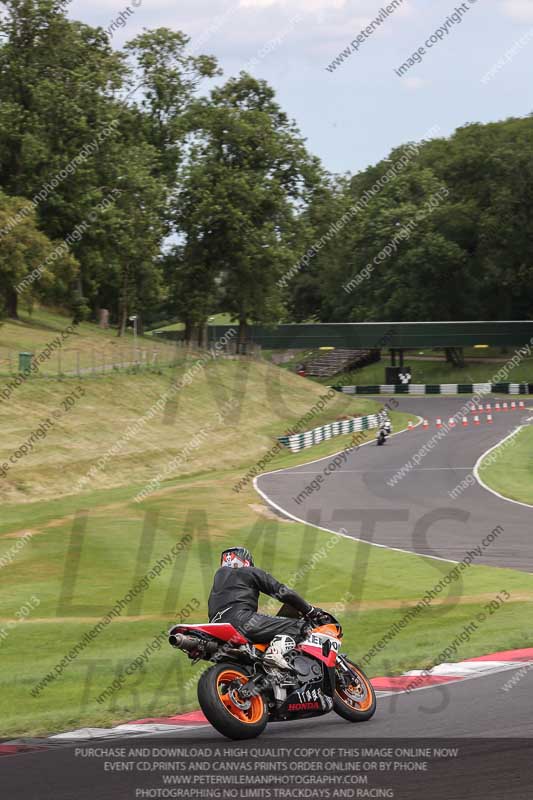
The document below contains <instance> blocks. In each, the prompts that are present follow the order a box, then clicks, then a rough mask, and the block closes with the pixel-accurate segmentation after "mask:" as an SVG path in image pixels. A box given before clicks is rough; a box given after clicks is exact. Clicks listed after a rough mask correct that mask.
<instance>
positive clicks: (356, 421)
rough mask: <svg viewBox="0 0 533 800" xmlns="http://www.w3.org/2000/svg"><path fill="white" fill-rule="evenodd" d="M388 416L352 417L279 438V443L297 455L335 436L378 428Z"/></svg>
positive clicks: (381, 414)
mask: <svg viewBox="0 0 533 800" xmlns="http://www.w3.org/2000/svg"><path fill="white" fill-rule="evenodd" d="M386 416H387V414H386V413H383V412H381V411H380V412H378V413H377V414H369V415H368V416H366V417H352V418H351V419H343V420H339V421H338V422H330V423H328V424H327V425H321V426H320V427H319V428H313V429H312V430H310V431H304V433H295V434H294V435H293V436H278V442H281V444H282V445H284V446H285V447H288V448H289V450H291V451H292V452H293V453H297V452H298V451H299V450H303V449H304V448H306V447H312V446H313V445H314V444H320V442H325V441H326V440H327V439H331V438H332V437H333V436H341V435H342V434H346V433H356V432H357V431H366V430H371V429H372V428H377V427H378V425H379V424H380V423H381V421H382V420H383V419H384V418H385V417H386Z"/></svg>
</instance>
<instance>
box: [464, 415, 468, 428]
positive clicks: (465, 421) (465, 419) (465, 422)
mask: <svg viewBox="0 0 533 800" xmlns="http://www.w3.org/2000/svg"><path fill="white" fill-rule="evenodd" d="M467 426H468V420H467V418H466V417H463V428H466V427H467Z"/></svg>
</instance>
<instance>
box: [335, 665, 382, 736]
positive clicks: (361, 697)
mask: <svg viewBox="0 0 533 800" xmlns="http://www.w3.org/2000/svg"><path fill="white" fill-rule="evenodd" d="M345 661H346V662H347V663H348V665H349V667H350V682H349V683H348V684H346V681H342V680H340V679H339V678H340V676H341V675H342V673H341V672H340V671H338V672H337V682H336V683H337V685H336V687H335V697H334V698H333V710H334V711H335V712H336V713H337V714H338V715H339V716H340V717H342V718H343V719H346V720H348V722H366V720H368V719H370V718H371V717H373V716H374V714H375V713H376V693H375V691H374V687H373V686H372V684H371V683H370V681H369V679H368V678H367V677H366V675H365V673H364V672H363V670H362V669H361V668H360V667H358V666H356V665H355V664H354V663H353V662H352V661H348V659H346V658H345ZM343 677H344V676H343Z"/></svg>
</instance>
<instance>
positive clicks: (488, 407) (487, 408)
mask: <svg viewBox="0 0 533 800" xmlns="http://www.w3.org/2000/svg"><path fill="white" fill-rule="evenodd" d="M490 410H491V405H490V403H487V405H486V406H485V411H490Z"/></svg>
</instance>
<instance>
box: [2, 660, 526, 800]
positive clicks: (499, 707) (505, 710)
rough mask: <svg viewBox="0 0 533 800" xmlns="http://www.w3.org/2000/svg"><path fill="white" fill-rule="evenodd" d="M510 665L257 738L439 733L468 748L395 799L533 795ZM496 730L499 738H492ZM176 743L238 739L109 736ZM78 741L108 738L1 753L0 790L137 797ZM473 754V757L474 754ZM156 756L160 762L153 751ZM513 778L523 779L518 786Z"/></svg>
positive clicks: (12, 795)
mask: <svg viewBox="0 0 533 800" xmlns="http://www.w3.org/2000/svg"><path fill="white" fill-rule="evenodd" d="M514 671H515V670H514V669H513V670H507V671H505V672H500V673H496V674H492V675H490V676H487V677H486V678H480V679H468V680H464V681H461V682H458V683H454V684H447V685H445V686H438V687H432V688H428V689H422V690H420V691H414V692H412V693H411V694H409V695H406V694H402V695H396V696H387V697H381V698H380V699H379V706H378V711H377V713H376V715H375V717H374V718H373V719H372V720H370V721H369V722H366V723H363V724H360V725H353V724H350V723H348V722H345V721H344V720H342V719H341V718H340V717H338V716H336V715H335V714H333V713H331V714H329V715H327V716H326V717H323V718H320V719H314V720H313V719H311V720H307V721H302V722H291V723H277V724H272V725H269V726H268V727H267V729H266V731H265V732H264V733H263V735H262V736H261V738H260V739H258V740H254V744H255V745H262V746H265V747H274V746H276V745H279V744H280V743H285V744H287V742H290V743H292V744H299V745H305V744H309V745H311V744H312V743H313V742H316V743H320V744H322V746H323V744H324V742H327V743H329V745H333V744H335V742H337V743H338V744H339V745H340V744H341V743H343V742H344V743H347V740H349V741H352V742H353V743H354V744H357V742H361V743H364V744H366V745H369V744H370V743H372V744H373V743H377V744H379V741H380V740H382V741H383V742H387V741H389V740H395V741H396V742H398V741H399V742H402V743H403V744H404V745H405V746H414V745H415V744H419V745H424V746H427V744H429V743H430V742H432V741H435V740H436V739H437V740H440V741H442V739H445V740H446V741H448V740H449V742H450V744H453V745H455V746H457V745H458V746H459V747H460V749H461V752H463V749H464V748H466V753H467V754H465V755H464V756H463V757H462V758H460V759H458V760H457V761H454V762H453V763H452V764H448V765H447V766H446V770H445V772H444V773H443V774H438V773H437V774H436V775H434V776H433V778H434V779H435V780H434V782H432V783H431V791H430V793H427V792H428V789H429V787H428V786H426V785H425V784H424V781H423V780H422V779H421V777H420V775H417V776H410V775H405V776H402V779H401V781H400V782H399V788H398V791H397V792H396V793H395V797H397V798H410V799H411V798H424V800H426V798H428V797H431V798H432V800H440V799H441V798H443V799H444V798H446V800H449V799H450V798H457V800H464V798H466V797H468V798H469V800H477V799H478V798H479V800H486V799H487V798H491V799H492V798H494V800H496V799H497V800H503V799H505V798H513V800H518V799H521V798H531V796H532V795H531V788H530V787H531V783H532V781H533V769H532V767H531V759H532V757H533V741H532V739H531V737H532V736H533V722H532V719H531V697H532V696H533V670H531V671H529V672H528V673H527V674H526V675H525V676H524V678H523V679H522V680H521V681H520V683H519V684H518V685H517V686H516V687H515V688H514V689H513V690H512V691H511V692H507V693H505V692H503V691H502V688H501V687H502V685H503V684H504V683H505V681H506V680H508V679H509V678H510V677H511V676H512V675H513V674H514ZM496 736H497V737H499V738H498V739H495V738H493V737H496ZM413 737H416V739H415V738H413ZM450 737H451V738H450ZM462 737H468V738H464V739H463V738H462ZM527 740H529V741H527ZM180 742H181V743H187V745H191V746H193V745H199V746H206V745H209V744H212V745H217V746H222V745H224V746H225V747H228V748H232V747H240V746H241V745H242V743H238V742H234V743H232V742H229V741H228V740H226V739H223V738H222V737H221V736H220V735H219V734H217V733H216V731H214V730H213V729H212V728H211V727H210V726H204V727H202V728H196V729H191V730H182V731H180V732H177V733H176V735H175V736H174V737H173V738H172V739H169V736H168V733H167V734H165V735H161V736H156V735H154V736H151V737H149V738H147V737H139V738H136V739H133V738H131V737H129V738H128V739H127V740H126V739H120V738H116V739H113V740H106V742H105V745H106V746H107V747H116V748H118V747H121V746H125V747H131V746H138V747H141V746H147V747H149V748H154V747H161V746H163V744H164V745H165V746H172V745H176V744H177V743H178V744H179V743H180ZM463 742H464V745H463ZM81 744H85V745H88V746H91V747H95V746H98V745H102V742H98V741H92V742H90V743H81V742H79V743H76V745H74V744H72V745H68V746H61V747H58V748H56V749H53V750H47V751H43V752H31V753H24V754H20V755H17V756H12V757H5V756H4V757H3V758H2V759H1V760H0V781H1V784H0V785H1V792H2V794H1V796H2V797H3V798H4V797H5V798H6V800H19V799H22V798H24V800H96V799H97V800H107V799H108V798H109V799H110V800H111V798H113V800H122V798H124V799H125V798H134V797H135V796H136V794H135V787H138V786H139V780H140V779H139V775H138V774H137V775H134V774H125V773H119V774H118V775H117V774H111V773H109V772H104V770H103V765H102V763H101V762H102V761H103V759H101V761H100V763H97V764H95V763H94V762H91V761H86V760H82V759H79V758H75V757H74V747H75V746H80V745H81ZM469 750H471V751H472V752H473V754H472V753H471V754H470V755H468V751H469ZM149 758H150V757H149ZM150 760H154V761H158V760H160V759H159V758H158V757H157V755H154V756H153V757H152V758H151V759H150ZM430 777H431V776H430ZM423 778H424V780H425V776H423ZM428 780H429V778H428ZM136 781H137V782H136ZM514 781H517V782H518V781H520V783H519V784H518V783H517V785H516V786H514V784H513V782H514ZM239 796H241V797H244V796H246V795H244V794H240V795H239ZM315 796H316V795H315Z"/></svg>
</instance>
